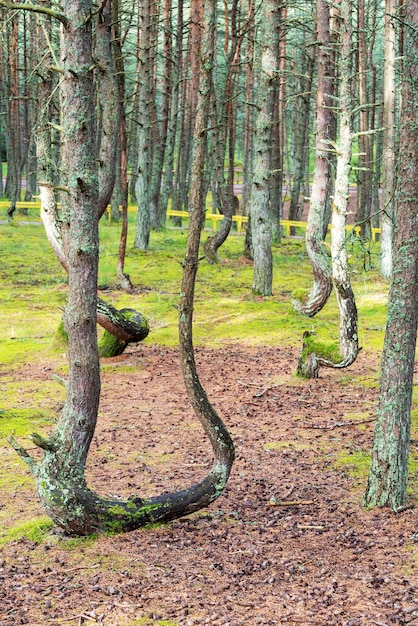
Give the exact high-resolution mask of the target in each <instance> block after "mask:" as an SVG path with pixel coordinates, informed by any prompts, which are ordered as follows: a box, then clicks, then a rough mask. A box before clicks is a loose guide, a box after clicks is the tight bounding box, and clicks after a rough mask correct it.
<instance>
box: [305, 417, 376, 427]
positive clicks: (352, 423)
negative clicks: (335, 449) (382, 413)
mask: <svg viewBox="0 0 418 626" xmlns="http://www.w3.org/2000/svg"><path fill="white" fill-rule="evenodd" d="M375 421H376V418H375V417H371V418H370V419H367V420H350V421H349V422H336V423H335V424H319V425H318V424H312V425H303V426H298V428H305V429H316V430H334V428H343V427H344V426H359V425H360V424H368V423H369V422H375Z"/></svg>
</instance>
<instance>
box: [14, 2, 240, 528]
mask: <svg viewBox="0 0 418 626" xmlns="http://www.w3.org/2000/svg"><path fill="white" fill-rule="evenodd" d="M215 7H216V5H215V2H214V1H213V2H210V3H209V2H208V3H207V5H206V10H207V13H205V16H206V19H207V24H208V28H207V29H206V31H205V35H206V36H207V37H208V38H209V39H208V42H207V44H206V37H205V40H204V41H205V47H204V50H205V51H207V53H206V54H205V57H204V64H202V72H201V73H202V81H201V85H202V90H201V94H200V97H199V106H198V115H199V124H198V132H197V133H196V136H195V143H194V159H193V172H194V174H195V176H194V185H195V187H194V190H193V193H192V198H191V199H192V201H193V211H192V215H191V228H190V235H189V240H188V245H187V252H186V258H185V262H184V274H183V281H182V297H181V300H180V307H179V308H180V316H179V325H180V353H181V364H182V371H183V376H184V380H185V385H186V389H187V392H188V395H189V397H190V400H191V402H192V404H193V407H194V410H195V412H196V415H197V417H198V418H199V419H200V420H201V422H202V425H203V427H204V430H205V431H206V433H207V435H208V436H209V439H210V441H211V443H212V447H213V450H214V457H215V458H214V462H213V466H212V469H211V471H210V472H209V474H208V475H207V476H206V477H205V478H203V479H202V480H201V481H200V482H198V483H196V484H194V485H192V486H191V487H189V488H188V489H184V490H182V491H178V492H175V493H166V494H163V495H161V496H156V497H154V498H147V499H146V500H142V499H141V498H139V497H138V498H136V497H132V498H129V499H128V500H119V499H116V498H106V497H102V496H100V495H98V494H96V493H94V492H93V491H91V490H90V489H89V487H88V486H87V483H86V479H85V475H84V468H85V463H86V459H87V455H88V451H89V447H90V443H91V440H92V437H93V435H94V430H95V425H96V420H97V411H98V405H99V395H100V374H99V355H98V350H97V336H96V324H95V322H96V293H97V268H98V228H97V225H98V219H97V196H98V193H97V163H96V159H92V158H91V156H92V155H94V154H95V152H94V123H93V120H92V116H93V113H94V92H93V82H92V79H91V73H90V69H89V68H90V67H91V63H92V53H91V52H92V42H91V20H90V14H91V11H92V6H91V4H90V2H86V1H85V0H65V1H64V3H63V10H64V11H65V14H66V18H65V23H64V28H63V36H62V46H63V60H64V77H63V80H62V83H61V89H62V92H63V113H64V116H63V120H64V122H63V123H64V136H65V138H66V141H65V142H64V145H65V149H66V151H67V152H68V153H67V154H66V155H65V159H64V162H65V164H66V166H67V174H68V176H67V184H68V194H67V200H66V205H67V206H66V208H65V216H66V219H68V223H67V226H66V229H68V230H67V233H66V235H67V236H66V242H67V255H68V268H69V298H68V304H67V307H66V313H65V326H66V331H67V333H68V342H69V361H70V367H69V377H68V384H67V396H66V401H65V404H64V408H63V412H62V414H61V417H60V419H59V421H58V424H57V426H56V428H55V430H54V431H53V432H52V434H51V435H50V437H49V438H47V439H46V438H43V437H41V436H39V435H37V434H34V435H33V436H32V440H33V442H34V443H35V444H36V445H37V446H39V447H40V448H42V449H43V452H44V456H43V459H42V460H41V461H40V462H39V463H38V462H36V461H35V460H34V459H33V458H32V457H30V455H29V454H28V452H27V451H26V450H24V449H23V448H21V447H20V446H19V445H18V443H17V442H16V441H15V440H13V439H11V443H12V445H13V447H14V448H15V450H16V451H17V452H18V454H19V455H20V456H21V457H22V459H23V460H24V461H25V462H26V463H27V464H28V466H29V467H30V469H31V471H32V472H33V473H34V475H35V477H36V483H37V489H38V494H39V497H40V500H41V503H42V506H43V508H44V510H45V511H46V512H47V514H48V515H49V516H50V517H51V518H52V519H53V521H54V522H55V523H56V524H57V525H58V526H60V527H61V528H63V529H64V530H65V531H67V532H68V533H70V534H74V535H87V534H90V533H94V532H102V531H110V530H111V531H114V532H115V531H127V530H133V529H135V528H139V527H141V526H143V525H145V524H147V523H150V522H157V521H168V520H170V519H174V518H176V517H180V516H183V515H187V514H189V513H192V512H193V511H196V510H199V509H200V508H202V507H203V506H206V505H208V504H209V503H210V502H212V501H213V500H214V499H216V498H217V497H218V496H219V495H220V494H221V493H222V490H223V488H224V486H225V484H226V481H227V479H228V476H229V472H230V469H231V466H232V463H233V460H234V447H233V444H232V441H231V439H230V437H229V434H228V432H227V430H226V429H225V426H224V425H223V422H222V421H221V419H220V418H219V416H218V415H217V414H216V412H215V411H214V409H213V407H212V405H211V404H210V403H209V401H208V399H207V397H206V394H205V392H204V390H203V388H202V387H201V385H200V382H199V378H198V376H197V372H196V367H195V363H194V355H193V343H192V312H193V299H194V285H195V276H196V270H197V265H198V252H199V240H200V228H201V222H202V220H203V217H204V206H203V203H202V196H201V191H202V189H203V188H204V184H203V185H202V182H204V177H203V176H202V170H203V163H204V156H205V151H206V134H205V131H204V129H205V127H206V124H205V122H206V121H207V113H206V112H205V111H207V108H208V104H209V87H210V80H208V79H207V78H208V77H206V74H210V71H211V67H212V58H213V32H214V26H215ZM209 78H210V77H209ZM81 113H82V115H81ZM202 160H203V162H202Z"/></svg>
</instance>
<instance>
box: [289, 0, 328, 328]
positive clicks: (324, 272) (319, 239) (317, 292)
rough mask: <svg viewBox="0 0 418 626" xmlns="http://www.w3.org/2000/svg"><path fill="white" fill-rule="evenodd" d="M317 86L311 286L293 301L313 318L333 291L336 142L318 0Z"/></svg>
mask: <svg viewBox="0 0 418 626" xmlns="http://www.w3.org/2000/svg"><path fill="white" fill-rule="evenodd" d="M317 31H318V62H317V64H318V87H317V94H316V136H315V168H314V177H313V181H312V192H311V201H310V207H309V213H308V221H307V226H306V251H307V253H308V257H309V260H310V262H311V265H312V273H313V285H312V288H311V291H310V293H309V295H308V298H307V300H306V301H305V302H302V301H301V300H299V299H296V298H294V299H293V301H292V304H293V307H294V308H295V309H296V311H298V312H299V313H302V314H304V315H307V316H308V317H314V315H316V314H317V313H318V312H319V311H320V310H321V309H322V308H323V307H324V306H325V304H326V302H327V300H328V298H329V296H330V293H331V291H332V271H331V263H330V258H329V256H328V252H327V250H326V248H325V246H324V243H323V238H324V233H325V232H326V227H327V223H326V215H327V203H328V201H329V200H328V198H329V193H330V186H331V184H330V183H331V159H330V154H329V145H330V142H331V141H335V122H334V119H335V113H334V111H333V108H332V106H333V104H334V98H333V96H334V91H335V90H334V80H335V77H334V71H335V70H334V58H333V56H334V55H333V51H332V45H331V44H332V40H331V29H330V7H329V4H328V2H326V0H317Z"/></svg>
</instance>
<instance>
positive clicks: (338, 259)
mask: <svg viewBox="0 0 418 626" xmlns="http://www.w3.org/2000/svg"><path fill="white" fill-rule="evenodd" d="M339 17H340V20H341V22H340V37H341V57H340V119H339V138H338V144H337V155H338V156H337V171H336V176H335V190H334V206H333V213H332V232H331V256H332V280H333V284H334V287H335V293H336V297H337V302H338V308H339V313H340V355H341V358H340V359H339V360H338V361H337V362H336V361H334V360H331V359H329V358H325V357H324V356H323V355H322V354H320V353H316V351H315V350H313V351H312V352H310V351H303V350H302V353H301V358H300V360H299V364H298V373H299V374H300V375H302V376H304V377H306V378H315V377H317V376H318V369H319V367H320V366H324V367H334V368H343V367H348V366H349V365H351V364H352V363H353V362H354V361H355V359H356V358H357V355H358V352H359V347H358V316H357V308H356V303H355V298H354V293H353V290H352V287H351V282H350V271H349V267H348V256H347V249H346V241H345V239H346V233H345V227H346V224H347V210H348V197H349V176H350V167H351V163H350V162H351V154H352V129H351V125H352V104H351V97H352V96H351V73H352V21H351V3H350V2H349V0H340V1H339Z"/></svg>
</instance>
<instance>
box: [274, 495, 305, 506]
mask: <svg viewBox="0 0 418 626" xmlns="http://www.w3.org/2000/svg"><path fill="white" fill-rule="evenodd" d="M309 504H315V502H314V501H313V500H276V498H275V497H274V496H273V497H272V498H270V500H269V505H270V506H307V505H309Z"/></svg>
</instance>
